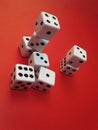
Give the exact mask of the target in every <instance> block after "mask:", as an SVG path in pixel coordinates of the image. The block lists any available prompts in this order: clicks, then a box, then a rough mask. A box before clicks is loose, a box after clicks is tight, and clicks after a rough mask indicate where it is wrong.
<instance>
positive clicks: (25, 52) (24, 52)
mask: <svg viewBox="0 0 98 130" xmlns="http://www.w3.org/2000/svg"><path fill="white" fill-rule="evenodd" d="M30 38H31V37H29V36H23V37H22V40H21V42H20V44H19V50H20V53H21V56H22V57H29V56H30V54H31V53H32V51H33V50H32V48H31V47H29V46H28V42H29V40H30Z"/></svg>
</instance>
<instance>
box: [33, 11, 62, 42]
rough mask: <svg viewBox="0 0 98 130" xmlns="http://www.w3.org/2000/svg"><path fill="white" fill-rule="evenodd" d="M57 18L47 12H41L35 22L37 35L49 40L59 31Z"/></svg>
mask: <svg viewBox="0 0 98 130" xmlns="http://www.w3.org/2000/svg"><path fill="white" fill-rule="evenodd" d="M59 29H60V24H59V21H58V18H57V17H56V16H54V15H52V14H49V13H47V12H41V13H40V15H39V17H38V18H37V20H36V23H35V30H36V34H37V36H39V37H42V38H44V39H48V40H50V39H51V38H53V36H54V35H55V34H56V33H57V32H58V31H59Z"/></svg>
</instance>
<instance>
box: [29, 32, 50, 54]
mask: <svg viewBox="0 0 98 130" xmlns="http://www.w3.org/2000/svg"><path fill="white" fill-rule="evenodd" d="M48 42H49V40H46V39H43V38H39V37H38V36H36V32H34V33H33V35H32V37H31V39H30V40H29V42H28V45H29V46H30V47H31V48H32V49H34V50H36V51H38V52H42V51H43V49H44V48H45V47H46V45H47V44H48Z"/></svg>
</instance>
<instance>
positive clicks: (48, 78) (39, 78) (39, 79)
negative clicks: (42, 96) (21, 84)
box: [32, 67, 56, 92]
mask: <svg viewBox="0 0 98 130" xmlns="http://www.w3.org/2000/svg"><path fill="white" fill-rule="evenodd" d="M55 77H56V75H55V72H54V71H52V70H50V69H48V68H44V67H40V69H39V70H38V71H36V80H35V83H34V85H33V86H32V87H33V88H35V89H37V90H39V91H42V92H47V91H48V90H50V88H52V87H53V86H54V85H55Z"/></svg>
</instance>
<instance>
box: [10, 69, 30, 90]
mask: <svg viewBox="0 0 98 130" xmlns="http://www.w3.org/2000/svg"><path fill="white" fill-rule="evenodd" d="M10 85H11V88H12V89H18V90H21V89H24V90H27V89H29V88H30V87H32V83H30V82H24V81H20V80H16V75H15V71H13V73H12V74H11V82H10Z"/></svg>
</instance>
